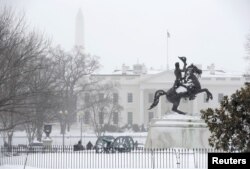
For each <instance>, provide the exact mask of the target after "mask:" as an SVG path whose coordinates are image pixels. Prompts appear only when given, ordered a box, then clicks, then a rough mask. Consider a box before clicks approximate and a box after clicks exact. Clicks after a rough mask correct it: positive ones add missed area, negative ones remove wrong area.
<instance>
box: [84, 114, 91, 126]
mask: <svg viewBox="0 0 250 169" xmlns="http://www.w3.org/2000/svg"><path fill="white" fill-rule="evenodd" d="M84 114H85V115H84V118H83V119H84V123H85V124H90V113H89V111H86V112H85V113H84Z"/></svg>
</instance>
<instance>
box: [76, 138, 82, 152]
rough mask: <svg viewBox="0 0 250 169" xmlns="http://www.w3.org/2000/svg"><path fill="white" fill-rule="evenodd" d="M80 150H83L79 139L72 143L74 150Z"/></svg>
mask: <svg viewBox="0 0 250 169" xmlns="http://www.w3.org/2000/svg"><path fill="white" fill-rule="evenodd" d="M80 150H84V147H83V145H82V141H81V140H79V141H78V143H77V144H75V145H74V151H80Z"/></svg>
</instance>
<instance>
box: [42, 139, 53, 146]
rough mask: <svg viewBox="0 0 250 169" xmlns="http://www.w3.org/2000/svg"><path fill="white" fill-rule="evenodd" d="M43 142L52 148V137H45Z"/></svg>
mask: <svg viewBox="0 0 250 169" xmlns="http://www.w3.org/2000/svg"><path fill="white" fill-rule="evenodd" d="M42 141H43V145H44V146H46V147H50V146H51V145H52V142H53V140H52V139H51V138H50V137H45V138H44V139H43V140H42Z"/></svg>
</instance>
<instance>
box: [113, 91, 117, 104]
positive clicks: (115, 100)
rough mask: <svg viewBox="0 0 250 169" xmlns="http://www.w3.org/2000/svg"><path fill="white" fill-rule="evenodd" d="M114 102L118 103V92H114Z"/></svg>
mask: <svg viewBox="0 0 250 169" xmlns="http://www.w3.org/2000/svg"><path fill="white" fill-rule="evenodd" d="M113 103H114V104H117V103H118V93H113Z"/></svg>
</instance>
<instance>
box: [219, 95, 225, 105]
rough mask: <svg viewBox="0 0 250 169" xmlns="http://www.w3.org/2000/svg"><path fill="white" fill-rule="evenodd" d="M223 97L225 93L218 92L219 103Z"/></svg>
mask: <svg viewBox="0 0 250 169" xmlns="http://www.w3.org/2000/svg"><path fill="white" fill-rule="evenodd" d="M223 97H224V95H223V93H219V94H218V102H219V103H220V102H221V101H222V100H223Z"/></svg>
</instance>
